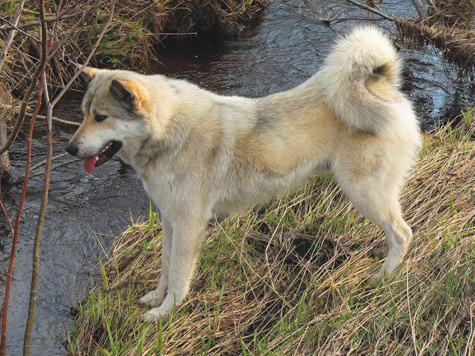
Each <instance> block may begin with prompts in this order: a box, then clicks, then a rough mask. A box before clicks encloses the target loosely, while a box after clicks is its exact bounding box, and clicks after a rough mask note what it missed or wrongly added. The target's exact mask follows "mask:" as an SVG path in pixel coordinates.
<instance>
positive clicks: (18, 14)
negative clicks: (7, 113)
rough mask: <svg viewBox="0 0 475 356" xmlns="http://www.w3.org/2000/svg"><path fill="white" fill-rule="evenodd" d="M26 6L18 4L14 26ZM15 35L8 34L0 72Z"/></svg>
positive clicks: (23, 2) (21, 1)
mask: <svg viewBox="0 0 475 356" xmlns="http://www.w3.org/2000/svg"><path fill="white" fill-rule="evenodd" d="M24 4H25V0H20V2H19V3H18V7H17V9H16V14H15V18H14V20H13V25H14V26H16V25H18V21H20V15H21V12H22V11H23V5H24ZM15 34H16V30H15V29H12V30H11V31H10V33H9V34H8V38H7V40H6V41H5V46H4V47H3V49H2V52H1V53H0V70H2V67H3V63H4V62H5V58H6V57H7V53H8V50H9V49H10V45H11V44H12V42H13V38H14V37H15ZM2 153H3V152H1V153H0V154H2Z"/></svg>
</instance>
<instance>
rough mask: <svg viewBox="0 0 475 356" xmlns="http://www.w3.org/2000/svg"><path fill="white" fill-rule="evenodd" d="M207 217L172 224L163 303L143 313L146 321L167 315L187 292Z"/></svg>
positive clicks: (181, 300)
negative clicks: (171, 238)
mask: <svg viewBox="0 0 475 356" xmlns="http://www.w3.org/2000/svg"><path fill="white" fill-rule="evenodd" d="M206 224H207V219H192V220H189V221H187V222H183V223H177V224H173V241H172V248H171V256H170V265H169V271H168V288H167V294H166V297H165V299H164V300H163V303H162V304H161V305H160V307H158V308H154V309H151V310H149V311H148V312H147V313H145V314H144V319H145V320H146V321H154V320H156V319H157V318H159V317H164V316H166V315H168V314H169V313H170V312H171V311H172V309H173V307H174V306H178V305H180V304H181V303H182V302H183V300H184V299H185V297H186V295H187V294H188V290H189V289H190V282H191V278H192V275H193V271H194V269H195V266H196V262H197V260H198V257H199V250H200V244H201V237H202V236H203V232H204V230H205V228H206Z"/></svg>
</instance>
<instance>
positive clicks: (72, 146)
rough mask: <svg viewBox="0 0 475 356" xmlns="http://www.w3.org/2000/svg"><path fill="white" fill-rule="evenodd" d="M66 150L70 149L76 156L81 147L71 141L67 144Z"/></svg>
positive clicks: (70, 152) (69, 151)
mask: <svg viewBox="0 0 475 356" xmlns="http://www.w3.org/2000/svg"><path fill="white" fill-rule="evenodd" d="M66 151H68V153H69V154H71V155H73V156H76V155H77V153H78V151H79V148H78V146H76V145H75V144H74V143H71V142H69V143H68V144H67V145H66Z"/></svg>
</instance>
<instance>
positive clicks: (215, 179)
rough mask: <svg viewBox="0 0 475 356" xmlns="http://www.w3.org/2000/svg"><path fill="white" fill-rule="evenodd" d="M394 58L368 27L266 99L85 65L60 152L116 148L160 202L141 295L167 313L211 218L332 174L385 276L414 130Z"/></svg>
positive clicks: (405, 242) (97, 153)
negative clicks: (376, 238)
mask: <svg viewBox="0 0 475 356" xmlns="http://www.w3.org/2000/svg"><path fill="white" fill-rule="evenodd" d="M400 71H401V60H400V58H399V56H398V54H397V52H396V50H395V49H394V47H393V46H392V44H391V42H390V40H389V38H388V37H387V36H386V35H384V34H383V33H382V32H381V31H380V30H379V29H377V28H375V27H359V28H356V29H354V30H353V31H352V32H351V33H350V34H348V35H346V36H345V37H343V38H340V39H339V40H338V41H337V42H336V44H335V45H334V47H333V49H332V51H331V53H330V54H329V55H328V57H327V58H326V60H325V62H324V64H323V66H322V68H321V69H320V70H319V71H318V72H317V73H316V74H315V75H314V76H312V77H311V78H310V79H308V80H307V81H305V82H304V83H302V84H301V85H299V86H297V87H295V88H293V89H290V90H287V91H284V92H280V93H277V94H272V95H269V96H266V97H262V98H257V99H249V98H244V97H236V96H230V97H225V96H220V95H217V94H214V93H211V92H209V91H207V90H204V89H201V88H199V87H198V86H196V85H194V84H191V83H189V82H187V81H184V80H176V79H170V78H167V77H165V76H162V75H141V74H137V73H134V72H131V71H124V70H106V69H96V68H91V67H85V68H84V70H83V72H82V74H81V75H82V77H83V79H84V80H85V81H86V82H87V83H88V84H87V89H86V92H85V95H84V99H83V102H82V110H83V112H84V121H83V123H82V124H81V126H80V127H79V129H78V130H77V132H76V133H75V134H74V136H73V137H72V138H71V140H70V141H69V143H68V144H67V146H66V150H67V151H68V152H69V153H70V154H72V155H73V156H76V157H78V158H80V159H84V168H85V170H86V171H87V172H89V173H90V172H91V171H92V170H93V169H94V167H95V166H97V165H99V164H102V163H104V162H106V161H107V160H109V159H110V158H111V157H112V156H114V155H116V156H118V157H119V158H120V159H122V160H123V161H124V162H125V163H127V164H129V165H131V166H132V167H133V168H134V169H135V170H136V172H137V173H138V175H139V177H140V178H141V180H142V182H143V185H144V187H145V190H146V191H147V193H148V195H149V196H150V197H151V198H152V200H153V201H154V203H155V204H156V205H157V207H158V209H159V211H160V216H161V222H162V228H163V241H162V246H163V251H162V265H161V272H162V273H161V277H160V281H159V284H158V287H157V289H155V290H153V291H151V292H149V293H148V294H146V295H145V296H143V297H142V298H141V299H140V300H139V302H140V303H142V304H145V305H149V306H151V307H153V309H151V310H149V311H148V312H147V313H145V314H144V319H145V320H147V321H154V320H156V319H157V318H159V317H165V316H166V315H167V314H169V313H170V312H171V310H172V309H173V308H174V307H175V306H178V305H180V304H181V303H182V302H183V300H184V298H185V297H186V295H187V293H188V291H189V288H190V281H191V279H192V275H193V272H194V268H195V265H196V264H197V260H198V257H199V250H200V243H201V240H202V236H203V235H204V231H205V229H206V228H207V225H208V221H209V220H210V219H211V218H212V217H213V216H215V214H218V215H220V214H226V215H227V214H232V213H235V212H239V211H244V210H247V209H250V208H252V207H254V206H256V205H258V204H260V203H264V202H266V201H268V200H269V199H271V198H272V197H275V196H279V195H282V194H283V193H285V192H287V191H288V190H289V189H291V188H294V187H297V186H299V185H301V184H303V183H304V182H305V181H306V180H308V179H309V178H311V177H313V176H316V175H320V174H328V173H333V175H334V177H335V179H336V181H337V182H338V184H339V185H340V187H341V188H342V190H343V191H344V192H345V194H346V195H347V197H348V198H349V199H350V201H351V202H352V203H353V205H354V206H355V207H356V209H357V210H358V211H359V212H360V213H362V214H363V215H364V216H365V217H366V218H368V219H369V220H370V221H371V222H373V223H374V224H376V225H378V226H380V227H381V228H382V229H383V230H384V232H385V235H386V242H387V245H389V252H388V256H387V258H386V260H385V262H384V263H383V265H382V267H381V269H380V270H379V272H377V273H376V275H375V276H374V277H373V278H374V279H381V278H383V277H384V275H385V273H388V274H390V273H393V271H394V270H395V268H396V267H397V266H398V265H399V264H400V263H401V262H402V260H403V258H404V255H405V253H406V251H407V249H408V246H409V243H410V241H411V239H412V231H411V229H410V227H409V226H408V225H407V224H406V222H405V221H404V220H403V218H402V216H401V207H400V204H399V195H400V191H401V188H402V186H403V183H404V180H405V177H406V176H407V174H408V172H409V171H410V169H411V167H412V165H413V164H414V161H415V158H416V156H417V152H418V148H419V147H420V145H421V136H420V129H419V124H418V120H417V118H416V115H415V114H414V111H413V109H412V106H411V104H410V102H409V101H408V99H407V98H406V97H405V96H404V95H403V94H402V93H401V92H400V91H399V86H400Z"/></svg>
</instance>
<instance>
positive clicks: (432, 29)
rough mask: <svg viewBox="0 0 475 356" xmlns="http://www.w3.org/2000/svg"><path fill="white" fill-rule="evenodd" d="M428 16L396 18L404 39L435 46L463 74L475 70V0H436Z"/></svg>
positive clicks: (399, 31)
mask: <svg viewBox="0 0 475 356" xmlns="http://www.w3.org/2000/svg"><path fill="white" fill-rule="evenodd" d="M434 3H435V6H434V7H430V8H429V12H428V13H427V15H426V16H424V17H422V18H419V19H416V20H407V19H397V18H396V19H394V22H395V23H396V26H397V30H398V33H399V35H400V37H401V38H402V39H404V40H406V41H410V42H412V43H415V44H418V45H427V44H431V45H433V46H434V47H435V48H437V49H439V50H440V51H441V52H442V55H443V57H444V59H446V60H448V61H449V62H451V63H455V64H457V65H458V66H459V67H460V68H461V69H462V70H463V71H470V72H472V71H473V69H474V68H475V1H473V0H436V1H435V2H434Z"/></svg>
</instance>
